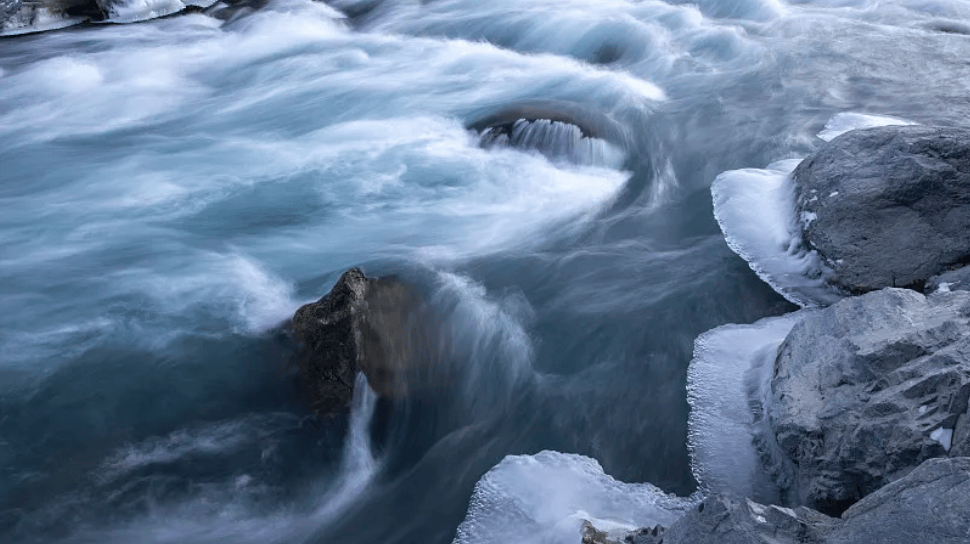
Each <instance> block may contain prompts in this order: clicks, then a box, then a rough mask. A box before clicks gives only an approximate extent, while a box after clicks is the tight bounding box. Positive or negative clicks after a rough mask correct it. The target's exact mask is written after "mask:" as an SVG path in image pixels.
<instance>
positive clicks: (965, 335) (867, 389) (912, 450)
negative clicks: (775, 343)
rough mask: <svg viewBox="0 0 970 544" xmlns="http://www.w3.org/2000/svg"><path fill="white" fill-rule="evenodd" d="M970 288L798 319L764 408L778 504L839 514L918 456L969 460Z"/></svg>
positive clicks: (873, 301)
mask: <svg viewBox="0 0 970 544" xmlns="http://www.w3.org/2000/svg"><path fill="white" fill-rule="evenodd" d="M968 397H970V292H967V291H953V292H939V293H936V294H933V295H930V296H924V295H922V294H920V293H917V292H915V291H911V290H907V289H884V290H881V291H877V292H874V293H869V294H867V295H864V296H860V297H852V298H847V299H845V300H842V301H840V302H838V303H837V304H834V305H832V306H830V307H829V308H826V309H825V310H822V311H820V312H815V313H812V314H810V315H808V317H806V318H805V319H804V320H802V321H801V322H800V323H798V324H796V325H795V326H794V328H793V329H792V331H791V332H790V333H789V334H788V336H787V338H786V339H785V341H784V342H783V343H782V345H781V347H780V348H779V351H778V355H777V358H776V360H775V368H774V377H773V379H772V381H771V396H770V401H769V402H768V407H767V412H768V417H769V423H770V426H771V428H772V430H773V432H774V435H775V438H776V439H777V444H778V446H780V451H781V452H782V455H783V456H784V457H785V459H783V460H781V463H780V464H781V466H783V467H786V468H784V469H783V470H781V471H780V472H781V474H780V476H779V477H777V478H776V480H777V483H778V484H779V486H780V487H781V488H782V489H783V491H784V492H786V495H785V496H786V499H787V503H788V504H795V505H806V506H809V507H811V508H814V509H816V510H819V511H821V512H824V513H826V514H830V515H838V514H840V513H841V512H842V511H844V510H845V508H847V507H848V506H850V505H851V504H853V503H855V502H857V501H858V500H860V499H861V498H863V497H865V496H867V495H869V494H870V493H873V492H875V491H876V490H877V489H879V488H881V487H882V486H884V485H886V484H888V483H890V482H892V481H894V480H897V479H899V478H901V477H903V476H905V475H906V474H907V473H909V471H911V470H912V469H913V468H915V467H916V466H917V465H919V464H920V463H921V462H923V461H924V460H926V459H930V458H934V457H946V456H962V455H970V429H968V427H970V423H968V417H970V416H968V413H967V406H968Z"/></svg>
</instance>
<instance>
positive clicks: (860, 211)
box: [792, 126, 970, 293]
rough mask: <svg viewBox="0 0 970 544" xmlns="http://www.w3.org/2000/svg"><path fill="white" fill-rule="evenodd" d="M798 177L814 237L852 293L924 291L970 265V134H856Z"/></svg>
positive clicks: (802, 209)
mask: <svg viewBox="0 0 970 544" xmlns="http://www.w3.org/2000/svg"><path fill="white" fill-rule="evenodd" d="M792 175H793V178H794V182H795V212H796V213H797V214H798V215H799V216H801V217H811V218H812V220H811V221H806V222H804V223H803V224H802V232H803V238H804V241H805V242H806V243H807V244H808V246H809V247H810V248H811V249H813V250H816V251H817V252H818V254H819V255H820V256H821V257H822V258H823V260H824V263H825V266H826V267H827V268H828V269H830V270H831V271H832V274H831V276H830V277H828V278H827V279H828V281H830V282H832V283H834V284H835V285H837V286H838V287H839V288H840V289H841V290H843V291H845V292H847V293H865V292H868V291H873V290H876V289H881V288H883V287H913V288H916V289H922V288H923V286H924V284H925V282H926V281H927V280H928V279H929V278H930V277H931V276H933V275H935V274H939V273H941V272H943V271H945V270H947V269H948V268H949V267H951V266H953V265H957V264H962V263H965V262H967V260H968V259H970V130H967V129H961V128H951V127H931V126H890V127H878V128H868V129H863V130H853V131H851V132H848V133H846V134H843V135H842V136H839V137H838V138H835V139H834V140H832V141H831V142H829V143H828V144H827V145H825V146H824V147H822V148H821V149H820V150H819V151H818V152H817V153H815V154H814V155H812V156H811V157H809V158H807V159H805V160H804V161H802V163H801V164H799V165H798V167H797V168H796V169H795V171H794V172H793V174H792Z"/></svg>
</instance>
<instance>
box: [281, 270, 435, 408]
mask: <svg viewBox="0 0 970 544" xmlns="http://www.w3.org/2000/svg"><path fill="white" fill-rule="evenodd" d="M423 321H424V319H423V316H422V304H421V299H420V297H419V296H418V294H417V293H416V292H415V291H414V290H413V289H411V288H410V287H408V286H407V285H404V284H403V283H400V282H398V281H396V280H394V279H391V278H377V279H374V278H367V277H366V276H364V274H363V272H361V271H360V270H359V269H357V268H353V269H350V270H348V271H347V272H345V273H344V274H343V276H341V277H340V279H339V280H338V281H337V283H336V285H334V287H333V289H332V290H331V291H330V293H328V294H327V295H326V296H325V297H323V298H321V299H320V300H319V301H317V302H315V303H313V304H307V305H306V306H303V307H301V308H300V309H299V310H297V311H296V314H295V315H294V316H293V334H294V337H295V338H296V339H297V340H298V341H299V342H300V344H301V350H300V351H299V353H298V354H297V357H296V366H297V368H298V371H299V377H300V381H301V382H302V384H303V386H304V389H305V390H306V392H307V394H308V396H309V398H310V402H311V404H312V405H313V407H314V409H316V410H317V411H318V413H321V414H327V413H330V412H333V411H335V410H338V409H340V408H342V407H343V406H346V405H347V404H348V403H349V402H350V400H351V398H352V396H353V387H354V379H355V376H356V374H357V372H358V371H362V372H363V373H364V374H365V375H366V376H367V379H368V382H369V384H370V386H371V387H372V388H373V389H374V390H375V391H377V392H378V393H379V394H381V395H383V396H389V397H396V396H402V395H405V394H407V391H408V387H409V385H410V383H411V382H413V381H414V379H415V378H416V377H417V376H418V375H419V374H420V369H421V367H422V365H423V363H425V362H426V359H425V358H423V357H422V356H421V353H422V349H423V348H424V347H425V342H424V340H423V337H422V336H421V332H422V328H421V327H420V326H419V325H421V324H422V322H423Z"/></svg>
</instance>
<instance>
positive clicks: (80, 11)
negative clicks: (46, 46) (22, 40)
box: [0, 0, 101, 36]
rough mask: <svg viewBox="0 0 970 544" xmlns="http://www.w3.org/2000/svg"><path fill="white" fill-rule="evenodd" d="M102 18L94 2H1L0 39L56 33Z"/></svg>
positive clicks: (12, 0)
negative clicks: (30, 34)
mask: <svg viewBox="0 0 970 544" xmlns="http://www.w3.org/2000/svg"><path fill="white" fill-rule="evenodd" d="M92 18H95V19H98V18H101V11H100V9H99V8H98V5H97V3H96V2H95V0H40V1H31V0H0V36H12V35H17V34H27V33H30V32H41V31H45V30H56V29H58V28H66V27H69V26H74V25H78V24H81V23H83V22H85V21H87V20H89V19H92Z"/></svg>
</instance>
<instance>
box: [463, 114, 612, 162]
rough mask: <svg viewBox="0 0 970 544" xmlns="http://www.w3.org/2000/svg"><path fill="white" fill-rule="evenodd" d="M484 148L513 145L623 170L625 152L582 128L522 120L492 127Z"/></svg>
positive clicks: (485, 135)
mask: <svg viewBox="0 0 970 544" xmlns="http://www.w3.org/2000/svg"><path fill="white" fill-rule="evenodd" d="M481 143H482V146H483V147H486V148H487V147H493V146H509V147H515V148H518V149H525V150H534V151H538V152H539V153H542V154H543V155H545V156H546V157H549V158H550V159H553V160H556V159H565V160H568V161H570V162H573V163H576V164H582V165H589V166H605V167H611V168H619V167H621V166H622V165H623V161H624V159H625V158H626V157H625V154H624V153H623V151H622V150H620V149H618V148H616V147H615V146H613V145H611V144H610V143H609V142H607V141H605V140H602V139H600V138H593V137H589V136H587V135H585V134H583V131H582V129H580V128H579V127H578V126H576V125H573V124H570V123H563V122H561V121H551V120H549V119H536V120H528V119H519V120H517V121H515V122H514V123H512V124H510V125H501V126H495V127H489V128H487V129H485V130H484V131H483V132H482V133H481Z"/></svg>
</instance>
